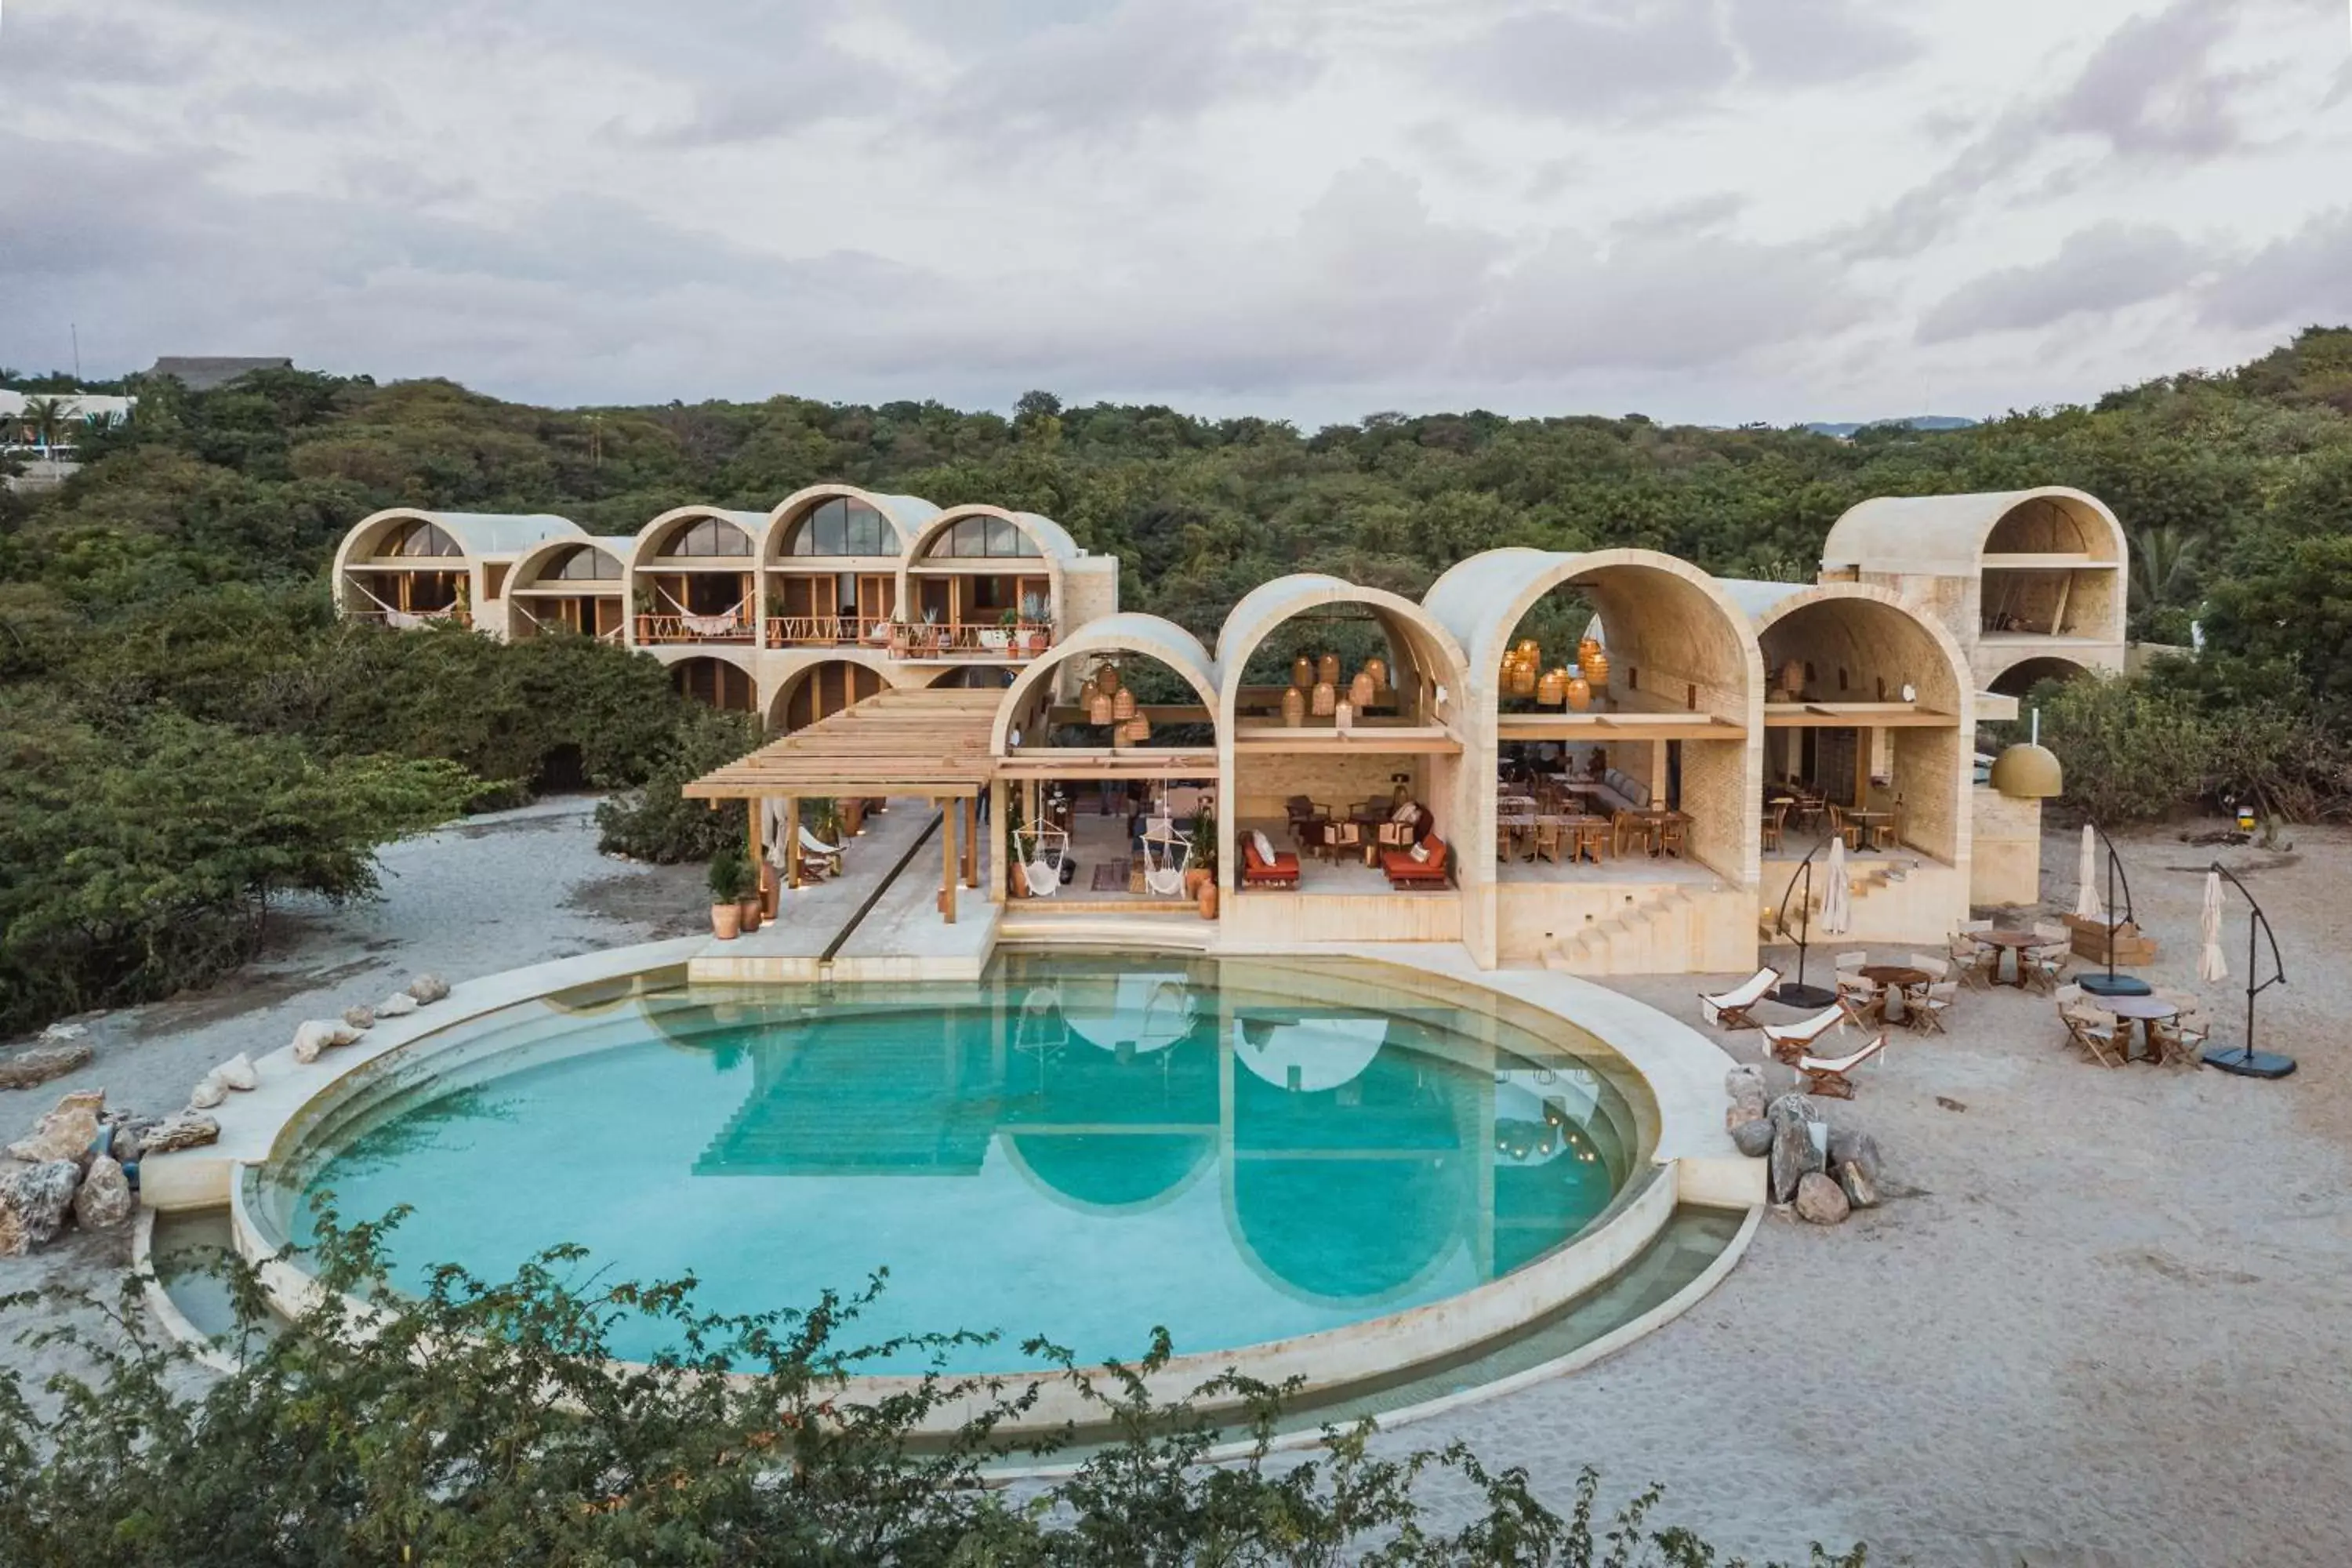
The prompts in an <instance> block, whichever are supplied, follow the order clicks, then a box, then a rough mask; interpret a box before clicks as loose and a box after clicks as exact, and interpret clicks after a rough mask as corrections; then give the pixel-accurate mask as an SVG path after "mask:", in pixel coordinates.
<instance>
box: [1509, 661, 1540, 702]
mask: <svg viewBox="0 0 2352 1568" xmlns="http://www.w3.org/2000/svg"><path fill="white" fill-rule="evenodd" d="M1535 694H1536V667H1535V662H1534V661H1533V660H1532V659H1521V660H1520V661H1519V662H1518V663H1517V664H1516V665H1514V666H1512V668H1511V695H1512V696H1514V697H1533V696H1534V695H1535Z"/></svg>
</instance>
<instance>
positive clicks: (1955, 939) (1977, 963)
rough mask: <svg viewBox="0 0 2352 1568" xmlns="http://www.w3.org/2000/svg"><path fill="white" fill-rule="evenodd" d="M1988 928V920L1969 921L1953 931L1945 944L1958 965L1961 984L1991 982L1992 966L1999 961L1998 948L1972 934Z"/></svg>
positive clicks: (1982, 985) (1987, 984)
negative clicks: (1988, 944)
mask: <svg viewBox="0 0 2352 1568" xmlns="http://www.w3.org/2000/svg"><path fill="white" fill-rule="evenodd" d="M1990 930H1992V921H1967V922H1966V923H1964V924H1963V925H1962V926H1961V927H1960V929H1959V930H1958V931H1954V932H1953V933H1952V935H1951V939H1950V941H1949V942H1948V943H1947V944H1946V946H1947V948H1948V951H1949V952H1951V955H1952V962H1953V963H1955V964H1957V965H1958V966H1959V971H1960V982H1961V984H1966V985H1975V986H1980V987H1989V986H1990V985H1991V984H1992V966H1993V965H1994V964H1995V963H1999V962H2000V949H1999V948H1997V947H1989V946H1987V945H1986V944H1985V943H1983V942H1979V941H1977V940H1976V936H1975V934H1974V933H1976V932H1978V931H1990Z"/></svg>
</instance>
